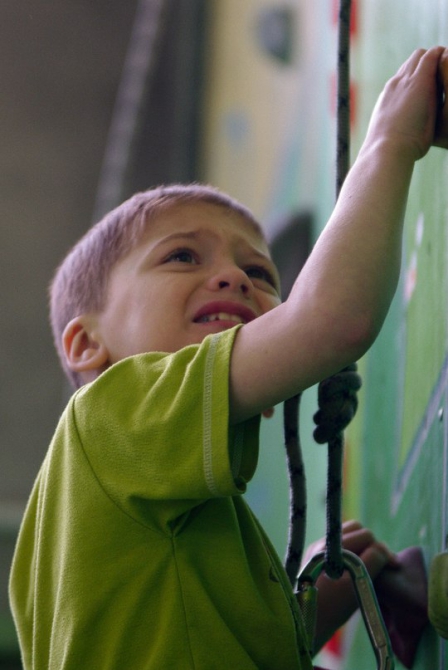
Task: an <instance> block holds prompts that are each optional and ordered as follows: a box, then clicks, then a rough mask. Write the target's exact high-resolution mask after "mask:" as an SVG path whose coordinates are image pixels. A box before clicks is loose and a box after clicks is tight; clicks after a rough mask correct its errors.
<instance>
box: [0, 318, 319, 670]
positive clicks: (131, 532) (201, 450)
mask: <svg viewBox="0 0 448 670" xmlns="http://www.w3.org/2000/svg"><path fill="white" fill-rule="evenodd" d="M235 330H236V329H232V330H231V331H227V332H225V333H221V334H219V335H213V336H210V337H207V338H206V340H204V342H203V343H202V344H201V345H195V346H190V347H186V348H185V349H182V350H181V351H179V352H177V353H175V354H160V353H150V354H143V355H139V356H134V357H130V358H127V359H125V360H123V361H121V362H119V363H118V364H116V365H114V366H113V367H111V368H110V369H109V370H107V371H106V372H105V373H103V374H102V375H101V376H100V377H99V378H98V379H97V380H96V381H95V382H94V383H92V384H89V385H87V386H85V387H83V388H82V389H80V390H79V391H78V392H77V393H75V395H74V396H73V398H72V399H71V401H70V402H69V404H68V406H67V409H66V410H65V412H64V414H63V416H62V417H61V420H60V422H59V425H58V427H57V430H56V433H55V436H54V438H53V441H52V444H51V446H50V449H49V451H48V454H47V456H46V458H45V461H44V463H43V465H42V468H41V470H40V473H39V475H38V478H37V480H36V483H35V486H34V488H33V492H32V494H31V498H30V501H29V503H28V507H27V510H26V513H25V517H24V520H23V524H22V528H21V531H20V535H19V539H18V543H17V548H16V553H15V557H14V562H13V568H12V573H11V585H10V593H11V604H12V609H13V613H14V617H15V621H16V625H17V630H18V633H19V639H20V644H21V648H22V655H23V662H24V667H25V670H31V668H32V669H33V670H123V669H124V668H129V669H130V670H171V669H172V670H190V669H191V670H193V669H194V670H229V669H232V670H250V669H255V668H256V669H260V668H266V670H275V669H277V668H278V669H279V670H280V669H281V670H289V669H293V668H294V669H297V668H301V669H302V670H304V669H306V670H308V669H309V668H311V663H310V660H309V658H308V656H307V655H306V652H305V651H303V650H302V649H301V647H302V644H301V640H302V634H301V631H302V624H301V620H300V615H299V612H298V608H297V605H296V603H295V599H294V597H293V595H292V592H291V589H290V587H289V584H288V581H287V577H286V575H285V573H284V571H283V569H282V567H281V564H280V561H279V559H278V557H277V556H276V554H275V551H274V550H273V548H272V546H271V544H270V543H269V541H268V539H267V537H266V536H265V534H264V532H263V530H262V529H261V527H260V525H259V523H258V522H257V520H256V519H255V517H254V515H253V513H252V512H251V510H250V509H249V507H248V506H247V505H246V503H245V502H244V500H243V497H242V495H241V494H242V493H244V491H245V488H246V483H247V482H248V481H249V480H250V479H251V477H252V476H253V473H254V470H255V467H256V462H257V454H258V427H259V418H255V419H252V420H251V421H248V422H246V423H245V424H241V425H240V426H238V427H237V428H236V429H234V430H231V431H229V427H228V375H229V361H230V354H231V348H232V344H233V339H234V334H235ZM298 631H299V632H298Z"/></svg>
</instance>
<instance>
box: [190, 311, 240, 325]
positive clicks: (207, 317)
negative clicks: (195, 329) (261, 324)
mask: <svg viewBox="0 0 448 670" xmlns="http://www.w3.org/2000/svg"><path fill="white" fill-rule="evenodd" d="M209 321H233V322H234V323H247V321H246V319H244V318H243V317H242V316H239V315H238V314H228V313H227V312H219V313H218V314H204V316H201V317H200V318H199V319H197V323H208V322H209Z"/></svg>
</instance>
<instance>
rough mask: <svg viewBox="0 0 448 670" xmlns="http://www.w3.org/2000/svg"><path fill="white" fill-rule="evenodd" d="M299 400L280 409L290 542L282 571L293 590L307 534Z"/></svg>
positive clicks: (291, 400) (295, 398)
mask: <svg viewBox="0 0 448 670" xmlns="http://www.w3.org/2000/svg"><path fill="white" fill-rule="evenodd" d="M300 400H301V395H300V394H299V395H296V396H294V397H293V398H289V400H286V401H285V403H284V405H283V417H284V427H285V445H286V459H287V465H288V473H289V487H290V492H289V495H290V512H289V538H288V549H287V552H286V558H285V570H286V574H287V575H288V578H289V581H290V582H291V586H292V587H293V588H294V587H295V585H296V580H297V575H298V572H299V569H300V564H301V562H302V556H303V549H304V546H305V531H306V479H305V468H304V464H303V458H302V447H301V444H300V435H299V408H300Z"/></svg>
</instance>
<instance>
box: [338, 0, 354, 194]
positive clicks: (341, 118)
mask: <svg viewBox="0 0 448 670" xmlns="http://www.w3.org/2000/svg"><path fill="white" fill-rule="evenodd" d="M350 18H351V0H340V5H339V18H338V68H337V72H338V77H337V82H338V84H337V128H336V142H337V147H336V199H337V198H338V197H339V193H340V190H341V188H342V184H343V183H344V180H345V177H346V176H347V173H348V171H349V168H350Z"/></svg>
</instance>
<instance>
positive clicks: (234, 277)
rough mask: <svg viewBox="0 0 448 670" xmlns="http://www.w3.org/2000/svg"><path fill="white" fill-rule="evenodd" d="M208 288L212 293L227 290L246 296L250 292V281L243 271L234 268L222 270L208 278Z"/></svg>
mask: <svg viewBox="0 0 448 670" xmlns="http://www.w3.org/2000/svg"><path fill="white" fill-rule="evenodd" d="M209 286H210V288H211V289H212V290H214V291H220V290H223V289H229V290H230V291H237V292H241V293H243V294H244V295H246V294H248V293H249V292H250V288H251V281H250V279H249V277H248V276H247V274H246V273H245V272H244V270H241V268H239V267H237V266H235V267H227V268H223V269H222V270H220V271H218V272H216V273H215V274H214V275H213V276H212V277H211V278H210V282H209Z"/></svg>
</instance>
